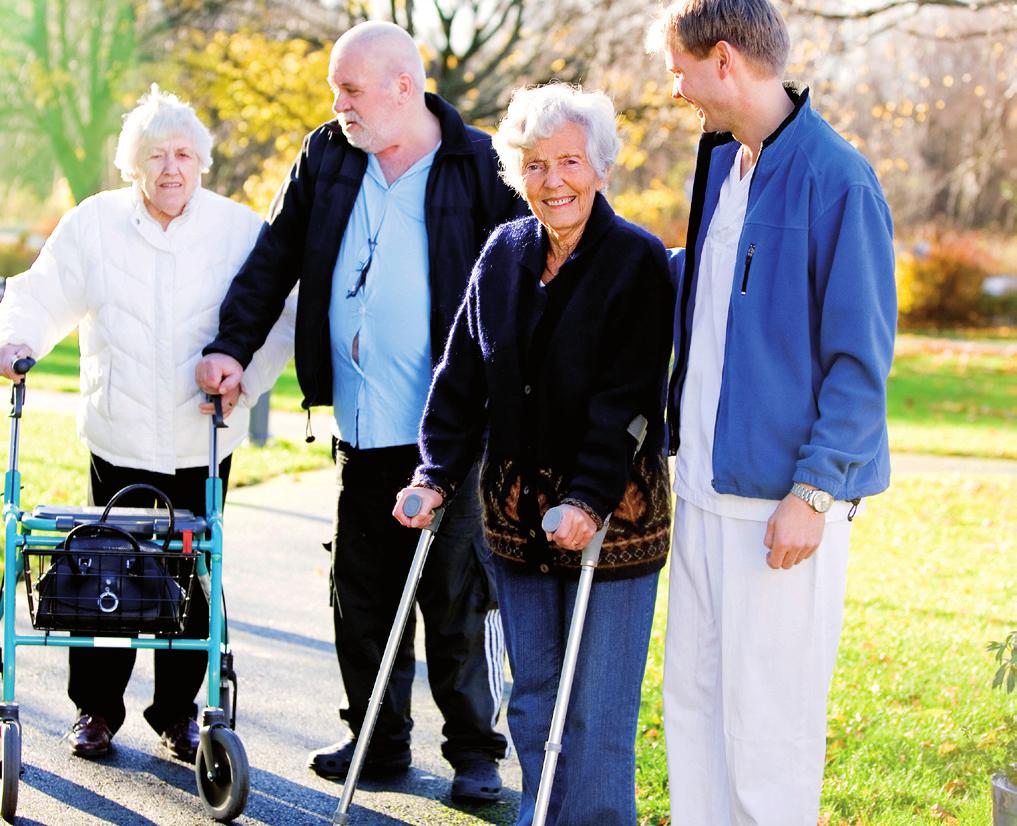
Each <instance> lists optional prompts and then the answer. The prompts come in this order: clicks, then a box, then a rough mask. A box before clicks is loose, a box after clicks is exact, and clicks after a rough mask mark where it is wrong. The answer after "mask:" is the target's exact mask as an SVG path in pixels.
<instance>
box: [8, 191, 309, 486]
mask: <svg viewBox="0 0 1017 826" xmlns="http://www.w3.org/2000/svg"><path fill="white" fill-rule="evenodd" d="M260 228H261V219H260V218H259V217H258V216H257V215H256V214H255V213H254V212H253V211H252V210H250V209H248V208H247V207H245V206H243V205H241V204H238V203H236V202H234V201H231V200H229V199H228V198H223V197H222V196H220V195H216V194H215V193H212V192H209V191H208V190H205V189H202V188H201V187H200V186H199V187H198V188H196V189H195V191H194V195H193V196H192V198H191V200H190V202H189V203H188V205H187V208H186V209H185V210H184V212H183V214H182V215H180V216H179V217H178V218H176V219H175V220H173V221H172V222H171V223H170V224H169V226H168V228H167V229H166V230H165V231H164V230H163V229H162V227H161V226H160V225H159V224H158V223H157V222H156V221H155V220H154V219H153V218H152V217H151V216H150V215H149V214H148V212H147V210H146V209H145V207H144V205H143V203H142V201H141V199H140V198H139V196H138V195H137V193H136V191H135V190H134V189H133V188H131V187H125V188H123V189H118V190H112V191H108V192H101V193H99V194H98V195H94V196H92V197H91V198H88V199H86V200H85V201H82V202H81V204H79V205H78V206H77V207H75V208H74V209H72V210H71V211H70V212H68V213H67V214H66V215H64V217H63V219H62V220H61V221H60V223H59V224H58V225H57V228H56V229H55V230H54V232H53V234H52V235H51V236H50V238H49V240H48V241H47V242H46V245H45V246H44V247H43V249H42V252H41V253H40V255H39V258H38V260H37V261H36V262H35V264H33V265H32V268H31V269H30V270H29V271H28V272H27V273H24V274H23V275H20V276H17V277H15V278H12V279H9V280H8V282H7V292H6V295H5V297H4V300H3V302H2V303H0V342H7V343H14V344H26V345H28V346H29V347H30V348H31V349H32V351H33V352H34V353H35V357H36V358H37V359H41V358H44V357H45V356H46V354H48V353H49V352H50V351H51V350H52V349H53V347H54V346H55V345H56V344H57V343H58V342H59V341H60V340H61V339H63V338H64V337H65V336H66V335H67V334H68V333H69V332H71V330H73V329H74V327H75V326H77V327H78V328H79V342H80V347H81V405H80V407H79V411H78V433H79V435H80V436H81V438H82V439H83V440H84V442H85V444H86V445H87V446H88V448H89V450H91V451H92V452H93V453H94V454H96V455H97V456H99V457H101V458H103V459H105V460H106V461H108V462H111V463H112V464H114V465H119V466H121V467H132V468H143V469H145V470H150V471H155V472H157V473H173V472H174V471H175V470H176V469H178V468H185V467H197V466H200V465H204V464H207V462H208V427H209V425H208V417H207V416H204V415H202V414H201V413H200V412H199V411H198V404H199V402H200V401H202V398H203V397H202V395H201V393H200V391H199V390H198V387H197V385H196V384H195V381H194V368H195V365H196V364H197V362H198V360H199V359H200V358H201V349H202V347H204V346H205V345H206V344H207V343H208V342H210V341H211V340H212V339H213V338H214V337H215V334H216V331H217V329H218V325H219V305H220V304H221V303H222V299H223V297H224V296H225V295H226V290H227V289H228V287H229V285H230V282H231V281H232V279H233V276H234V275H235V274H236V272H237V270H238V269H239V268H240V265H241V264H242V263H243V262H244V259H245V258H246V257H247V254H248V253H249V252H250V250H251V247H253V246H254V242H255V239H256V238H257V235H258V231H259V230H260ZM295 305H296V296H295V295H293V296H290V300H289V301H288V302H287V308H286V311H285V312H284V313H283V316H282V317H281V318H280V320H279V322H278V323H277V324H276V325H275V327H274V328H273V329H272V332H271V333H270V335H269V337H268V340H267V341H266V342H265V345H264V346H263V347H262V348H261V350H259V351H258V353H257V354H256V355H255V357H254V360H253V361H252V362H251V364H250V365H249V366H248V368H247V370H245V371H244V379H243V391H244V393H243V396H242V397H241V406H240V408H239V409H238V410H236V411H235V412H234V414H233V415H232V416H230V417H229V419H228V420H227V422H228V424H229V428H228V429H226V430H222V431H220V434H221V435H220V443H219V453H220V456H221V457H223V458H225V456H227V455H229V454H230V453H231V452H232V451H233V450H234V449H235V448H236V447H237V445H239V444H240V442H241V441H242V440H243V438H244V436H245V435H246V434H247V427H248V418H249V413H248V410H247V406H248V405H249V404H253V403H254V402H255V401H257V398H258V396H259V395H260V394H261V393H262V392H264V391H265V390H267V389H269V388H270V387H271V386H272V384H273V383H274V382H275V379H276V377H277V376H278V374H279V372H280V371H281V370H282V368H283V367H284V366H285V364H286V361H287V360H288V358H289V357H290V355H291V354H292V352H293V320H294V312H295Z"/></svg>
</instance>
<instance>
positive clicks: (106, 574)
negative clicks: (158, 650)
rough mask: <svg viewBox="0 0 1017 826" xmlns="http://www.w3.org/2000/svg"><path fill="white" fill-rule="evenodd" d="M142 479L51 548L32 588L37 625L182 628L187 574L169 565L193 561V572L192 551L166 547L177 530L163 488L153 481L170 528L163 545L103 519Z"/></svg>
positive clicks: (92, 629)
mask: <svg viewBox="0 0 1017 826" xmlns="http://www.w3.org/2000/svg"><path fill="white" fill-rule="evenodd" d="M138 487H139V486H137V485H131V486H128V487H127V488H124V489H123V490H121V491H118V492H117V493H116V494H115V495H114V496H113V498H112V499H110V503H109V505H107V506H106V509H105V511H104V512H103V514H102V517H101V518H100V520H99V521H98V522H92V523H86V524H83V525H77V526H76V527H74V528H72V529H71V530H70V531H69V532H68V533H67V536H66V537H65V538H64V541H63V544H62V546H61V547H60V548H58V549H56V550H54V551H52V554H51V561H50V566H49V568H48V569H47V570H46V573H45V574H43V575H42V577H41V578H40V579H39V581H38V583H37V585H36V589H35V591H36V595H37V597H38V606H37V608H36V610H35V612H34V617H33V625H34V626H35V627H36V628H37V629H42V630H54V631H77V632H88V633H91V634H94V635H96V636H103V635H110V634H113V635H120V634H135V633H143V634H146V633H147V634H161V635H174V634H179V633H181V632H182V631H183V627H184V622H185V620H186V608H187V602H188V599H187V598H188V592H189V590H190V581H189V580H185V585H186V586H187V587H184V586H183V585H181V583H180V582H179V581H178V579H177V577H176V576H174V574H173V573H172V572H171V570H170V567H175V568H177V569H178V570H177V575H178V576H181V574H182V572H181V571H180V570H179V569H180V568H181V567H182V566H183V567H186V565H187V564H189V565H190V568H191V571H192V573H193V566H194V557H193V555H185V554H179V553H169V552H167V550H166V549H167V548H168V546H169V541H170V537H171V535H172V532H173V510H172V506H171V505H170V504H169V501H168V499H167V498H166V496H165V495H164V494H162V492H161V491H158V490H157V489H155V488H152V490H153V491H155V492H156V493H157V494H158V495H159V497H160V498H161V499H162V500H163V502H164V503H165V504H166V505H167V507H168V508H169V529H168V530H167V533H166V539H165V541H164V542H163V543H162V544H161V545H160V544H159V543H156V542H153V541H151V540H144V539H142V540H139V539H138V538H136V537H135V536H133V535H132V534H131V533H129V532H128V531H126V530H124V529H123V528H121V527H118V526H117V525H113V524H110V523H109V522H107V521H106V520H107V518H108V517H109V513H110V510H111V509H112V506H113V503H114V502H115V501H116V500H117V499H119V498H121V497H122V496H123V495H124V494H125V493H127V492H129V491H131V490H137V489H138ZM145 487H146V488H147V487H149V486H145ZM174 560H181V562H174ZM167 563H170V564H169V565H168V564H167Z"/></svg>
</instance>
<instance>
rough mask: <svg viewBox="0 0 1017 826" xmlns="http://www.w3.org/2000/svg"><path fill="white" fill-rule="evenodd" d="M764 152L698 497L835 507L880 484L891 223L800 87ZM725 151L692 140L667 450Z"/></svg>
mask: <svg viewBox="0 0 1017 826" xmlns="http://www.w3.org/2000/svg"><path fill="white" fill-rule="evenodd" d="M787 90H788V95H789V96H790V97H791V99H792V101H793V102H794V104H795V108H794V111H793V112H792V113H791V114H790V115H789V116H788V118H787V120H785V121H784V123H783V124H781V126H780V127H779V128H778V129H777V131H776V132H774V134H772V135H771V136H770V137H769V138H767V139H766V141H764V142H763V149H762V152H761V153H760V155H759V158H758V161H757V165H756V170H755V173H754V176H753V180H752V183H751V185H750V190H749V202H748V209H747V211H746V215H745V225H744V227H743V229H742V234H741V239H740V241H739V244H738V255H737V258H736V259H735V260H736V261H737V262H738V264H737V265H736V267H735V272H734V273H733V274H732V277H733V279H734V281H733V288H732V291H731V304H730V308H729V312H728V321H727V345H726V349H725V353H724V372H723V376H722V380H721V391H720V402H719V405H718V409H717V422H716V432H715V438H714V449H713V476H714V478H713V480H712V484H713V487H714V489H715V490H717V491H718V492H719V493H731V494H735V495H738V496H749V497H759V498H765V499H782V498H783V497H784V496H785V495H786V494H787V492H788V490H789V489H790V487H791V483H792V481H798V482H804V483H806V484H810V485H814V486H816V487H818V488H821V489H823V490H825V491H828V492H829V493H831V494H833V496H834V497H835V498H837V499H855V498H857V497H861V496H869V495H872V494H875V493H879V492H880V491H882V490H885V489H886V487H887V485H888V484H889V480H890V456H889V449H888V444H887V432H886V379H887V375H888V374H889V371H890V363H891V360H892V358H893V341H894V334H895V330H896V320H897V296H896V287H895V284H894V256H893V225H892V221H891V218H890V210H889V207H888V206H887V204H886V200H885V199H884V197H883V193H882V190H881V188H880V186H879V182H878V181H877V180H876V176H875V173H874V172H873V171H872V168H871V167H870V166H869V164H868V163H867V162H866V161H865V159H864V158H863V157H862V156H861V155H860V154H859V153H858V152H857V151H856V150H855V149H854V148H853V147H852V146H851V145H850V144H848V143H847V141H845V140H844V139H843V138H841V137H840V136H839V135H837V133H836V132H834V130H833V129H832V128H831V127H830V126H829V124H827V123H826V121H824V120H823V118H822V117H821V116H820V115H819V114H818V113H816V112H815V111H813V109H812V107H811V106H810V105H809V100H808V90H805V91H803V92H802V93H800V94H799V93H797V92H796V91H795V90H794V89H793V88H791V87H788V89H787ZM738 146H739V144H738V142H737V141H735V140H734V138H733V137H732V136H731V135H730V134H728V133H709V134H706V135H704V136H703V139H702V141H701V143H700V148H699V157H698V162H697V167H696V177H695V183H694V185H693V194H692V213H691V216H690V222H689V236H688V245H687V247H686V251H685V256H684V259H682V258H681V257H680V256H679V257H676V258H675V259H673V262H674V263H676V264H677V265H678V266H680V267H681V271H680V274H679V277H680V282H681V283H680V286H679V303H678V306H677V308H676V312H675V352H676V354H677V358H676V365H675V370H674V373H673V375H672V380H671V384H670V389H669V398H668V408H669V411H668V412H669V418H670V427H669V446H670V450H671V452H672V453H674V452H676V451H677V448H678V438H677V436H678V412H679V410H680V399H681V392H682V387H683V384H684V380H685V373H686V369H687V366H688V353H689V344H690V338H691V330H692V314H693V310H694V308H695V303H696V302H695V296H696V285H697V281H698V278H699V263H700V255H701V253H702V249H703V242H704V240H705V238H706V233H707V230H708V229H709V226H710V220H711V218H712V217H713V213H714V210H715V209H716V207H717V201H718V198H719V196H720V188H721V184H722V183H723V182H724V178H725V177H726V176H727V174H728V172H729V171H730V169H731V164H732V163H733V162H734V158H735V154H736V153H737V151H738Z"/></svg>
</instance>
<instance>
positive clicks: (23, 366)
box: [11, 356, 35, 376]
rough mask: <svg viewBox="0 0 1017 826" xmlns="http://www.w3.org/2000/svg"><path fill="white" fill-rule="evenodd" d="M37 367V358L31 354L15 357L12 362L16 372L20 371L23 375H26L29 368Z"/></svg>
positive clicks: (12, 367)
mask: <svg viewBox="0 0 1017 826" xmlns="http://www.w3.org/2000/svg"><path fill="white" fill-rule="evenodd" d="M33 367H35V359H34V358H32V357H31V356H25V357H24V358H19V359H14V361H12V362H11V369H12V370H13V371H14V372H15V373H19V374H21V375H22V376H23V375H25V373H27V372H28V371H29V370H31V369H32V368H33Z"/></svg>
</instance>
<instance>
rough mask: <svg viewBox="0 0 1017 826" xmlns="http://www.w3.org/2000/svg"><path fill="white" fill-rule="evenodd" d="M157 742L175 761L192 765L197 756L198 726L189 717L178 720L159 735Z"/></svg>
mask: <svg viewBox="0 0 1017 826" xmlns="http://www.w3.org/2000/svg"><path fill="white" fill-rule="evenodd" d="M159 742H160V743H162V746H163V748H165V749H166V750H167V751H168V752H169V753H170V754H171V755H172V756H173V757H175V758H176V759H177V760H180V761H181V762H183V763H190V764H191V765H194V758H195V757H196V756H197V754H198V742H199V740H198V724H197V722H195V721H194V720H192V719H191V718H190V717H185V718H184V719H183V720H178V721H177V722H175V723H173V725H171V726H169V727H168V728H167V729H166V730H165V731H164V732H163V733H162V734H160V735H159Z"/></svg>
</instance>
